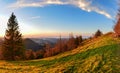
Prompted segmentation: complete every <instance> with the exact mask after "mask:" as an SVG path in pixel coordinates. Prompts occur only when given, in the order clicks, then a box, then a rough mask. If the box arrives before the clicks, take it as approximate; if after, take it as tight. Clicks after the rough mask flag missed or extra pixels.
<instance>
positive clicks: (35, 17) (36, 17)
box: [29, 16, 41, 19]
mask: <svg viewBox="0 0 120 73" xmlns="http://www.w3.org/2000/svg"><path fill="white" fill-rule="evenodd" d="M39 18H41V17H40V16H34V17H31V18H29V19H39Z"/></svg>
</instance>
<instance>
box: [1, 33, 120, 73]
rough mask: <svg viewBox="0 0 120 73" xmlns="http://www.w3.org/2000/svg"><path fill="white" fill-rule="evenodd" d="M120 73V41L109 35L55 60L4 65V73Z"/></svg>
mask: <svg viewBox="0 0 120 73" xmlns="http://www.w3.org/2000/svg"><path fill="white" fill-rule="evenodd" d="M4 72H11V73H14V72H15V73H16V72H17V73H18V72H21V73H23V72H26V73H28V72H30V73H38V72H40V73H44V72H46V73H59V72H60V73H120V39H118V38H113V37H112V34H106V35H103V36H101V37H99V38H96V39H92V40H86V41H85V42H84V43H83V46H79V47H78V48H76V49H74V50H72V51H68V52H65V53H62V54H59V55H56V56H53V57H49V58H44V59H39V60H31V61H0V73H4Z"/></svg>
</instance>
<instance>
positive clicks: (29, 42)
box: [0, 38, 67, 51]
mask: <svg viewBox="0 0 120 73" xmlns="http://www.w3.org/2000/svg"><path fill="white" fill-rule="evenodd" d="M62 39H63V40H66V39H67V38H62ZM58 40H59V38H25V39H24V44H25V48H26V49H32V50H33V51H37V50H39V49H43V48H44V45H45V44H50V45H51V47H54V46H55V44H56V43H57V41H58ZM2 42H3V38H0V45H2Z"/></svg>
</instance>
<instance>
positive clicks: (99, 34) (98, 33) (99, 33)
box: [94, 29, 103, 38]
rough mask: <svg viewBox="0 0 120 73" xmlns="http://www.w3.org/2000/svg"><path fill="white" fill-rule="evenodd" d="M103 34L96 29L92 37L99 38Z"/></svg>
mask: <svg viewBox="0 0 120 73" xmlns="http://www.w3.org/2000/svg"><path fill="white" fill-rule="evenodd" d="M102 34H103V33H102V32H101V31H100V30H99V29H98V30H97V31H96V33H95V35H94V37H95V38H97V37H99V36H101V35H102Z"/></svg>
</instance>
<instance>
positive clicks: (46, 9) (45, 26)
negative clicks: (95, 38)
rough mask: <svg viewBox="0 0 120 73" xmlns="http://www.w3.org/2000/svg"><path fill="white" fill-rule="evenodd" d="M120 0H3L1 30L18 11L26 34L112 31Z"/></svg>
mask: <svg viewBox="0 0 120 73" xmlns="http://www.w3.org/2000/svg"><path fill="white" fill-rule="evenodd" d="M116 2H117V1H116V0H0V7H1V8H0V10H1V11H0V20H2V21H1V22H0V30H1V31H0V33H1V36H3V35H4V31H5V29H6V23H7V20H8V18H9V17H10V15H11V13H12V12H14V13H15V15H16V16H17V20H18V23H19V26H20V31H21V32H22V33H23V35H24V36H29V37H32V36H34V37H35V36H39V37H44V36H46V37H47V36H48V37H53V36H54V37H56V36H59V35H60V34H61V35H62V36H67V35H68V34H69V33H74V34H75V35H79V34H82V35H91V34H93V33H94V32H95V31H96V30H97V29H100V30H101V31H103V32H104V33H106V32H109V31H112V28H113V26H114V22H113V21H114V20H115V16H116V13H117V8H118V7H117V3H116Z"/></svg>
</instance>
